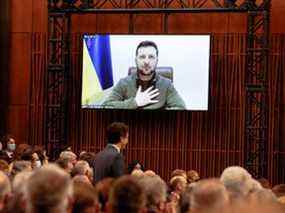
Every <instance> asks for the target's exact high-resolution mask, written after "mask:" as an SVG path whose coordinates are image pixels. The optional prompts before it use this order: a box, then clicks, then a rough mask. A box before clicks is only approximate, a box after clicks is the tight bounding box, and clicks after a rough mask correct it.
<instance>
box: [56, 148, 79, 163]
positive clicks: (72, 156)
mask: <svg viewBox="0 0 285 213" xmlns="http://www.w3.org/2000/svg"><path fill="white" fill-rule="evenodd" d="M59 159H67V160H69V162H71V163H72V164H75V163H76V162H77V156H76V154H75V153H74V152H72V151H62V152H61V153H60V155H59Z"/></svg>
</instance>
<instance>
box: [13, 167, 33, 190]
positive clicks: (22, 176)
mask: <svg viewBox="0 0 285 213" xmlns="http://www.w3.org/2000/svg"><path fill="white" fill-rule="evenodd" d="M32 174H33V173H32V172H31V171H28V170H27V171H22V172H20V173H18V174H17V175H16V176H15V177H14V179H13V182H12V191H13V193H14V194H24V193H25V191H26V185H27V181H28V179H29V178H30V176H31V175H32Z"/></svg>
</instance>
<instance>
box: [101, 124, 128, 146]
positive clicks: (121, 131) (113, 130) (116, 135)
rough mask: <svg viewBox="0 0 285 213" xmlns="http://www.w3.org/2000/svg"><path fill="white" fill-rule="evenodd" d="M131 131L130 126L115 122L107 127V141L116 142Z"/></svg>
mask: <svg viewBox="0 0 285 213" xmlns="http://www.w3.org/2000/svg"><path fill="white" fill-rule="evenodd" d="M128 131H129V127H128V126H127V125H126V124H124V123H121V122H114V123H112V124H110V125H109V126H108V128H107V133H106V135H107V143H111V144H116V143H118V142H119V141H120V139H121V137H125V136H126V135H127V133H128Z"/></svg>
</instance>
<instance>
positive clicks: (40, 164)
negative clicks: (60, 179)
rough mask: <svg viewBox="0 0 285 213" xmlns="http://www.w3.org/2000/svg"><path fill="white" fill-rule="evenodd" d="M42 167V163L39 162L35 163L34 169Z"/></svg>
mask: <svg viewBox="0 0 285 213" xmlns="http://www.w3.org/2000/svg"><path fill="white" fill-rule="evenodd" d="M41 166H42V162H41V161H40V160H36V161H35V168H40V167H41Z"/></svg>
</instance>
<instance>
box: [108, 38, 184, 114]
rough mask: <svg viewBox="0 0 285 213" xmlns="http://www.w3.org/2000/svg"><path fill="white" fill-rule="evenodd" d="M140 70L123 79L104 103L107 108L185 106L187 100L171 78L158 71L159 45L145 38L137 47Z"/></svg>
mask: <svg viewBox="0 0 285 213" xmlns="http://www.w3.org/2000/svg"><path fill="white" fill-rule="evenodd" d="M135 62H136V65H137V73H133V74H131V75H129V76H127V77H125V78H123V79H121V80H120V81H119V82H118V83H117V85H116V86H115V87H114V88H113V90H112V92H111V94H110V95H109V97H107V99H106V100H105V101H104V103H103V107H106V108H120V109H138V108H139V109H161V108H165V109H185V108H186V106H185V103H184V101H183V100H182V98H181V97H180V96H179V94H178V93H177V91H176V89H175V88H174V86H173V84H172V82H171V81H170V80H169V79H167V78H164V77H162V76H161V75H158V74H156V72H155V70H156V66H157V62H158V48H157V46H156V44H155V43H154V42H152V41H142V42H141V43H140V44H139V45H138V46H137V49H136V58H135Z"/></svg>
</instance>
